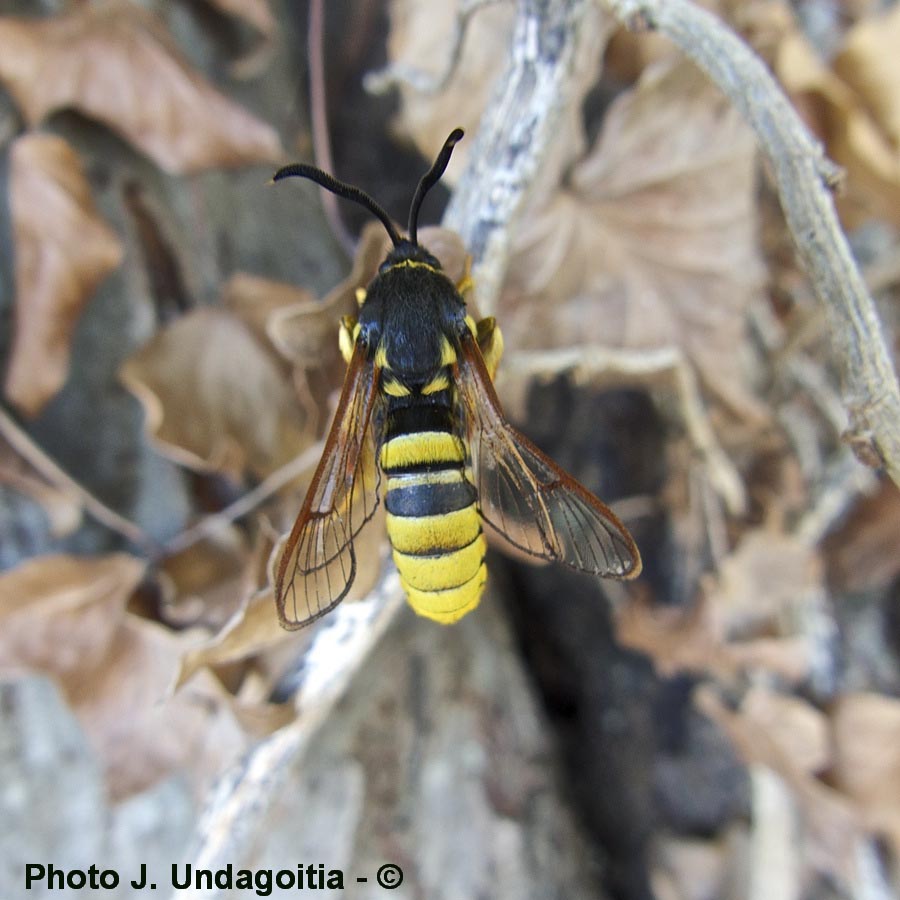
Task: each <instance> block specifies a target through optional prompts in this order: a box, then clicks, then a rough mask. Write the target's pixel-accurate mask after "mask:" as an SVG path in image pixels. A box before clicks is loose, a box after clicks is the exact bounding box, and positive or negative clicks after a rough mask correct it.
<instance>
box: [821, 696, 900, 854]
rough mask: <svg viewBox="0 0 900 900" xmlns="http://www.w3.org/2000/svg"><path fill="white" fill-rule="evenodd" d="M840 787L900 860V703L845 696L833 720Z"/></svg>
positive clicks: (835, 775) (835, 779) (890, 699)
mask: <svg viewBox="0 0 900 900" xmlns="http://www.w3.org/2000/svg"><path fill="white" fill-rule="evenodd" d="M831 721H832V730H833V742H834V756H835V760H834V768H833V770H832V773H831V774H832V779H833V783H834V785H835V787H837V788H838V789H839V790H841V791H843V792H844V793H845V794H847V795H848V796H849V797H851V798H852V799H853V800H854V801H855V802H856V803H857V804H858V806H859V809H860V811H861V813H862V816H863V819H864V820H865V822H866V824H867V825H868V827H869V828H871V829H873V830H874V831H877V832H879V833H881V834H884V835H885V836H887V837H888V838H889V839H890V841H891V843H892V845H893V852H894V856H895V857H897V856H900V700H897V699H896V698H895V697H884V696H881V695H880V694H862V693H860V694H845V695H844V696H843V697H841V698H840V699H839V700H838V702H837V703H836V704H835V707H834V709H833V710H832V715H831Z"/></svg>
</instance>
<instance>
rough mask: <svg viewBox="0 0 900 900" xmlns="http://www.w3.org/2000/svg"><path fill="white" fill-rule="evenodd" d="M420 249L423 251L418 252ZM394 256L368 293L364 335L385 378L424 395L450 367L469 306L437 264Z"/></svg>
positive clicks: (362, 313) (362, 322)
mask: <svg viewBox="0 0 900 900" xmlns="http://www.w3.org/2000/svg"><path fill="white" fill-rule="evenodd" d="M416 249H419V248H416ZM429 259H430V260H431V261H426V260H425V259H417V258H411V259H409V258H408V259H400V260H399V261H396V262H393V263H392V262H391V257H389V258H388V260H387V261H386V265H385V266H382V269H381V271H380V272H379V274H378V275H376V277H375V278H374V280H373V281H372V283H371V284H370V285H369V288H368V290H367V292H366V298H365V301H364V302H363V304H362V307H361V308H360V311H359V325H360V337H361V338H362V339H363V340H364V341H365V342H366V344H367V346H368V348H369V352H370V353H371V354H372V355H373V358H374V359H375V361H376V364H377V365H379V366H380V367H381V368H382V369H384V370H385V377H388V378H389V379H392V380H393V381H395V382H397V383H399V384H400V385H402V386H405V387H406V388H408V389H410V390H413V391H418V390H422V389H423V388H424V387H425V386H427V385H429V384H431V383H432V382H433V381H434V379H435V378H436V377H437V376H438V375H439V373H440V372H441V370H442V369H444V368H445V367H446V366H447V365H448V361H449V356H450V354H449V351H448V345H449V347H455V346H456V344H457V336H458V335H459V334H461V333H462V330H463V329H464V328H465V327H466V326H465V315H466V306H465V302H464V301H463V299H462V297H461V296H460V294H459V292H458V291H457V289H456V286H455V285H454V284H453V282H452V281H451V280H450V279H449V278H448V277H447V276H446V275H445V274H444V273H443V272H442V271H441V269H440V267H439V265H438V264H437V261H436V260H434V259H433V257H430V255H429Z"/></svg>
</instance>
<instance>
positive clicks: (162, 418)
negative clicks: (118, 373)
mask: <svg viewBox="0 0 900 900" xmlns="http://www.w3.org/2000/svg"><path fill="white" fill-rule="evenodd" d="M122 379H123V381H124V382H125V384H126V385H127V387H128V388H129V389H130V390H131V391H132V392H133V393H134V394H136V395H137V396H138V398H139V399H140V400H141V402H142V403H143V404H144V408H145V410H146V414H147V425H148V428H149V430H150V432H151V434H152V435H153V436H154V437H155V439H156V440H157V441H159V442H160V443H161V445H162V447H163V449H164V451H165V452H166V453H168V454H169V455H170V456H172V457H173V458H175V459H177V460H178V461H179V462H181V463H183V464H184V465H187V466H190V467H192V468H197V469H201V470H209V469H213V470H216V471H223V472H226V473H229V474H231V475H232V476H234V477H240V476H241V475H242V474H243V471H244V470H245V469H249V470H250V471H251V472H253V473H254V474H256V475H258V476H265V475H267V474H269V473H270V472H272V471H273V470H274V469H277V468H278V467H279V466H281V465H283V464H284V463H286V462H287V461H288V460H290V459H292V458H293V457H295V456H296V455H297V454H299V453H300V451H301V450H303V448H304V447H306V446H307V445H308V443H309V442H310V440H311V435H309V434H308V428H307V423H306V421H305V419H306V414H305V412H304V410H303V409H301V408H300V407H299V405H298V403H297V400H296V397H295V395H294V392H293V390H292V386H291V382H290V379H289V378H288V376H287V373H286V372H285V371H284V369H283V366H282V364H281V363H280V361H279V360H277V358H276V357H275V354H274V352H272V351H270V350H269V349H268V348H267V347H265V346H264V345H263V344H262V343H261V342H260V341H259V340H257V338H256V337H255V336H254V334H253V333H252V332H251V330H250V329H249V328H248V327H247V326H246V325H244V323H243V322H241V321H240V320H239V319H238V318H237V317H236V316H233V315H232V314H231V313H228V312H225V311H222V310H218V309H200V310H196V311H194V312H193V313H191V314H189V315H187V316H184V317H183V318H181V319H179V320H177V321H176V322H174V323H173V324H172V325H170V326H169V327H167V328H165V329H163V330H162V331H160V332H159V333H158V334H156V335H155V336H154V337H153V338H152V339H151V340H150V341H149V342H148V343H147V344H146V345H145V346H144V347H143V348H141V350H139V351H138V352H137V353H136V354H135V355H134V356H132V357H131V358H130V359H129V360H128V361H127V362H126V363H125V365H124V367H123V369H122Z"/></svg>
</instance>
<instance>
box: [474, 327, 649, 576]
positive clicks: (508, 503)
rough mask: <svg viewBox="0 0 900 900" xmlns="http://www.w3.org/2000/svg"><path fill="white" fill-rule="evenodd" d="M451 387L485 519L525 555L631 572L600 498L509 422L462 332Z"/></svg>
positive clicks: (631, 550) (635, 569)
mask: <svg viewBox="0 0 900 900" xmlns="http://www.w3.org/2000/svg"><path fill="white" fill-rule="evenodd" d="M462 344H463V345H462V352H461V354H460V356H459V377H458V384H457V388H458V390H459V395H460V401H461V403H462V406H463V412H464V416H465V420H466V427H467V430H468V439H469V448H470V454H471V458H472V469H473V476H474V479H475V487H476V489H477V491H478V502H479V505H480V508H481V514H482V516H483V517H484V519H485V521H486V522H487V523H488V524H489V525H490V526H491V527H493V528H495V529H496V530H497V531H499V532H500V533H501V534H503V535H504V536H505V537H506V538H507V539H508V540H509V541H510V542H511V543H513V544H514V545H515V546H516V547H518V548H519V549H521V550H524V551H525V552H526V553H530V554H531V555H533V556H537V557H541V558H543V559H548V560H552V561H555V562H562V563H565V564H566V565H568V566H571V567H572V568H574V569H579V570H580V571H583V572H589V573H591V574H593V575H602V576H605V577H608V578H634V577H636V576H637V575H638V574H639V572H640V570H641V559H640V554H639V553H638V549H637V547H636V546H635V543H634V540H633V539H632V537H631V535H630V534H629V533H628V531H627V529H626V528H625V526H624V525H623V524H622V523H621V522H620V521H619V519H618V518H617V517H616V515H615V514H614V513H613V512H612V510H610V509H609V507H607V506H606V505H605V504H604V503H602V502H601V501H600V500H598V499H597V498H596V497H595V496H594V495H593V494H591V493H590V492H589V491H588V490H587V489H586V488H584V487H582V485H580V484H579V483H578V482H577V481H575V479H574V478H572V477H571V476H570V475H568V474H566V473H565V472H564V471H563V470H562V469H560V468H559V466H557V465H556V463H554V462H553V461H552V460H551V459H550V458H549V457H547V456H545V455H544V454H543V453H542V452H541V451H540V450H538V448H537V447H535V446H534V444H532V443H531V441H529V440H528V439H527V438H526V437H524V435H522V434H519V432H517V431H516V430H515V429H514V428H512V427H511V426H510V425H509V423H508V422H507V421H506V419H505V418H504V416H503V413H502V412H501V411H500V404H499V401H498V399H497V395H496V392H495V391H494V387H493V384H492V383H491V379H490V376H489V374H488V372H487V368H486V366H485V363H484V360H483V359H482V356H481V351H480V350H479V349H478V345H477V344H476V342H475V339H474V338H473V337H472V336H471V335H466V337H465V338H464V339H463V342H462Z"/></svg>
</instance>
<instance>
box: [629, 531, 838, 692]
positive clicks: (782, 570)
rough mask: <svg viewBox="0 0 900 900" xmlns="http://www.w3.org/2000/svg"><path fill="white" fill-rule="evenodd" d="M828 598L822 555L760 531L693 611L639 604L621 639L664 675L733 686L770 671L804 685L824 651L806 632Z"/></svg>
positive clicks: (782, 536)
mask: <svg viewBox="0 0 900 900" xmlns="http://www.w3.org/2000/svg"><path fill="white" fill-rule="evenodd" d="M822 595H823V586H822V582H821V564H820V562H819V559H818V557H817V555H816V553H815V550H813V549H811V548H810V547H809V546H807V545H806V544H804V543H803V542H801V541H799V540H797V539H795V538H793V537H791V536H789V535H786V534H783V533H778V532H773V531H769V530H766V529H757V530H755V531H749V532H747V533H746V535H745V536H744V538H743V539H742V541H741V543H740V544H739V545H738V547H737V548H736V549H735V551H734V552H733V553H732V554H731V555H730V556H729V557H727V558H726V559H725V561H724V562H723V563H722V566H721V569H720V572H719V577H718V579H717V580H715V581H713V580H712V579H710V580H709V581H708V583H707V584H706V586H705V589H704V591H703V592H702V593H701V596H700V597H699V598H698V600H697V602H696V603H695V604H694V605H693V606H692V607H691V608H690V609H688V610H684V609H681V608H676V609H671V608H665V607H662V608H661V607H658V606H655V605H654V604H652V603H647V602H644V601H642V600H640V599H632V600H630V601H629V602H628V603H626V604H624V605H623V606H622V607H621V608H620V610H619V611H618V613H617V616H616V634H617V637H618V640H619V641H620V642H621V643H622V644H624V645H625V646H628V647H631V648H633V649H635V650H640V651H641V652H642V653H646V654H647V655H648V656H649V657H650V658H651V659H652V660H653V663H654V665H655V666H656V667H657V669H658V670H659V671H660V672H661V673H663V674H664V675H672V674H673V673H676V672H682V671H688V672H695V673H708V674H712V675H715V676H716V677H718V678H721V679H723V680H725V681H729V680H731V679H732V678H734V676H736V675H737V674H739V673H744V672H764V673H766V674H767V676H769V677H777V678H779V679H781V680H782V681H784V682H786V683H788V684H799V683H801V682H803V681H804V680H805V679H808V678H809V677H810V674H811V673H812V672H813V669H814V666H815V664H816V660H817V652H818V651H819V648H818V647H817V646H816V645H815V644H814V641H815V640H816V639H817V635H816V633H815V632H813V633H812V634H807V633H805V632H804V631H802V630H800V629H801V628H802V625H803V623H805V622H806V620H807V619H809V618H810V611H813V612H815V611H816V610H817V609H819V604H820V603H821V600H822Z"/></svg>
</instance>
